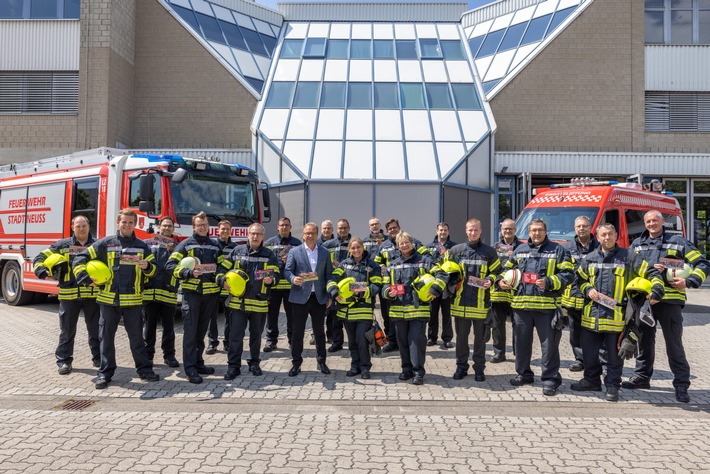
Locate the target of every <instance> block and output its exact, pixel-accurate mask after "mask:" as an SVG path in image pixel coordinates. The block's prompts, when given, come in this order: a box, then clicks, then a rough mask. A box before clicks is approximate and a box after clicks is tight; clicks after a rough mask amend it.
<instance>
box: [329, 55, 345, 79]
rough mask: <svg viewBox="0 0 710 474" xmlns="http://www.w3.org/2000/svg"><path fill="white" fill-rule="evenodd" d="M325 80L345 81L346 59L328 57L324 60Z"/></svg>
mask: <svg viewBox="0 0 710 474" xmlns="http://www.w3.org/2000/svg"><path fill="white" fill-rule="evenodd" d="M324 80H325V81H337V82H345V81H347V80H348V61H347V59H328V60H326V62H325V76H324Z"/></svg>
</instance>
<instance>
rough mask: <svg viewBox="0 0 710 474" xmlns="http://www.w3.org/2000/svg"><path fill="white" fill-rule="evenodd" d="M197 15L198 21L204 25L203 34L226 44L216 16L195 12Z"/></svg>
mask: <svg viewBox="0 0 710 474" xmlns="http://www.w3.org/2000/svg"><path fill="white" fill-rule="evenodd" d="M195 16H196V17H197V22H198V23H199V24H200V26H201V27H202V36H204V37H205V38H206V39H208V40H211V41H216V42H218V43H224V44H226V41H225V40H224V36H223V35H222V30H220V28H219V24H218V23H217V19H216V18H215V17H213V16H207V15H203V14H202V13H195Z"/></svg>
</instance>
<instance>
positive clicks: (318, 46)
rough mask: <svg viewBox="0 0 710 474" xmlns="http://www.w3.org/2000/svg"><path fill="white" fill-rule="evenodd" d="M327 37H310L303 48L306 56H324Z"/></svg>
mask: <svg viewBox="0 0 710 474" xmlns="http://www.w3.org/2000/svg"><path fill="white" fill-rule="evenodd" d="M325 45H326V41H325V38H308V39H307V40H306V47H305V49H304V50H303V57H304V58H322V57H324V56H325Z"/></svg>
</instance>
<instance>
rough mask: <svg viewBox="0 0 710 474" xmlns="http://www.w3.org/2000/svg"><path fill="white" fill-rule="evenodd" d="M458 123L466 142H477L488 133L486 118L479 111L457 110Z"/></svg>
mask: <svg viewBox="0 0 710 474" xmlns="http://www.w3.org/2000/svg"><path fill="white" fill-rule="evenodd" d="M459 121H460V122H461V128H463V136H464V139H465V140H466V141H467V142H477V141H479V140H480V139H481V137H482V136H483V135H484V134H485V133H486V132H487V131H488V124H487V123H486V117H485V115H484V113H483V112H482V111H480V110H459Z"/></svg>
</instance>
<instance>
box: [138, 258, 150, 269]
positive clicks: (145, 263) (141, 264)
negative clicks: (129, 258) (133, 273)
mask: <svg viewBox="0 0 710 474" xmlns="http://www.w3.org/2000/svg"><path fill="white" fill-rule="evenodd" d="M138 266H139V267H140V268H141V270H145V269H146V268H148V260H138Z"/></svg>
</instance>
